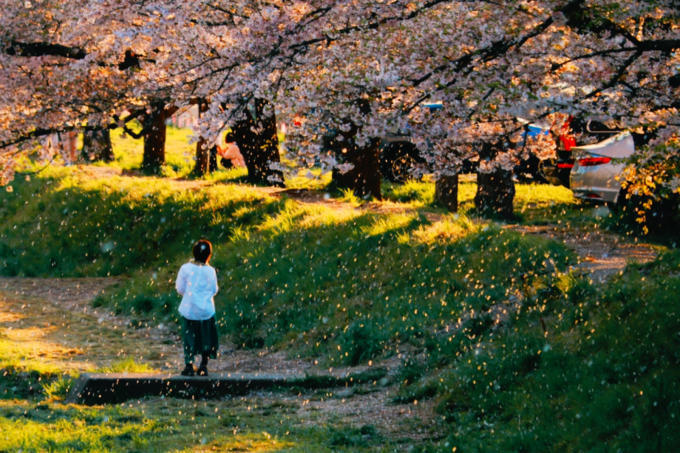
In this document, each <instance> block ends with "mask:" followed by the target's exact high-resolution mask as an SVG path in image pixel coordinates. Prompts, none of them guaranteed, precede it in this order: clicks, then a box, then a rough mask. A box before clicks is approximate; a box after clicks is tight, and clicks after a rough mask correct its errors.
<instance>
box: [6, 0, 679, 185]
mask: <svg viewBox="0 0 680 453" xmlns="http://www.w3.org/2000/svg"><path fill="white" fill-rule="evenodd" d="M3 8H4V11H3V14H2V17H1V18H0V25H1V29H2V30H3V32H2V35H1V36H0V85H2V86H1V87H0V88H2V89H1V90H0V93H2V94H0V125H2V128H1V129H0V153H1V154H0V155H1V156H2V157H0V159H2V162H1V163H2V168H3V170H2V176H3V178H4V179H5V180H6V179H7V178H9V177H11V172H12V168H13V166H14V164H13V162H14V161H15V160H16V159H15V158H16V156H17V155H18V154H21V153H25V152H27V151H29V150H33V149H35V145H36V140H40V139H41V138H42V137H46V136H47V135H48V134H49V133H51V132H54V131H59V130H69V129H78V128H82V127H84V126H85V127H93V126H95V125H96V126H101V125H108V124H112V123H113V122H114V120H113V118H124V116H122V115H123V113H124V112H126V113H127V114H128V115H129V114H130V113H133V114H134V112H135V111H138V110H139V109H142V110H143V109H146V108H148V106H149V105H151V104H152V102H154V101H156V102H157V101H158V100H159V99H160V100H162V101H164V102H172V103H173V104H175V105H178V106H181V105H185V104H188V103H190V102H192V99H196V98H201V99H207V100H208V103H209V104H208V111H207V112H206V113H205V114H204V115H202V116H201V119H200V127H199V130H198V131H197V135H200V136H202V137H213V139H215V138H216V137H217V136H218V132H219V131H220V130H221V129H223V128H224V127H225V126H227V125H229V124H230V123H233V122H234V121H235V120H237V119H239V118H241V117H242V116H243V113H244V111H245V109H247V108H248V106H249V105H251V104H252V102H251V101H252V100H253V99H255V98H264V99H268V100H269V101H270V103H271V105H272V106H274V108H275V109H276V113H277V118H278V119H279V120H282V121H284V122H286V123H287V124H291V125H292V124H299V126H297V127H293V128H291V130H289V133H288V136H287V139H286V147H287V152H288V153H289V155H290V156H291V157H294V158H297V159H298V160H299V161H300V162H303V163H307V164H308V165H311V164H316V165H318V164H319V163H321V164H322V165H325V166H328V167H333V166H335V165H338V162H337V161H336V160H335V158H334V156H333V155H330V154H327V153H326V151H325V150H324V149H323V148H322V146H321V143H322V140H321V137H322V136H323V135H324V134H326V133H328V132H329V131H337V130H341V131H342V130H347V129H349V128H350V127H352V125H355V126H357V127H358V128H359V131H358V133H357V140H359V141H360V142H361V141H365V140H368V139H369V138H370V137H380V136H384V135H385V134H387V133H390V132H393V131H397V130H405V129H406V130H409V132H410V133H411V135H412V138H413V141H414V143H415V144H416V145H418V147H419V148H420V149H421V151H423V152H424V153H425V156H426V158H427V163H428V169H429V170H430V171H435V172H447V171H455V170H456V168H457V167H458V166H459V165H460V163H461V162H462V159H463V158H464V157H468V156H469V155H470V154H476V153H477V150H478V149H479V145H480V143H495V144H497V145H498V147H497V149H498V150H500V151H498V152H495V153H492V154H491V155H489V156H485V159H483V165H481V166H480V170H481V171H493V169H494V168H507V167H508V166H510V165H512V162H513V159H514V158H515V157H516V155H517V153H518V152H521V146H520V137H521V132H522V122H521V121H519V118H523V119H526V120H528V121H537V122H544V123H547V124H549V125H550V124H561V119H562V118H564V117H565V115H569V114H571V115H578V116H582V117H588V118H596V119H598V120H599V121H602V122H605V123H607V124H611V126H614V127H617V128H626V129H630V130H641V129H643V128H644V129H645V130H653V131H654V136H653V138H652V140H651V141H650V142H649V145H650V146H652V147H654V146H656V145H664V146H668V144H677V141H678V125H679V124H680V118H679V115H678V110H679V107H680V105H679V104H680V101H679V100H678V99H680V96H679V94H680V93H679V91H680V52H679V49H680V38H679V33H678V32H679V30H680V22H679V21H678V16H679V13H678V11H679V9H678V4H677V1H674V0H661V1H654V2H647V1H628V0H627V1H624V2H611V1H608V0H591V1H586V0H571V1H568V2H566V1H552V0H542V1H507V2H488V1H445V0H390V1H388V0H384V1H368V0H344V1H338V0H335V1H332V0H308V1H283V0H235V1H234V0H201V1H196V2H179V1H175V0H153V1H144V2H138V1H130V0H127V1H126V0H121V1H110V0H70V1H65V2H57V1H51V0H42V1H19V0H11V1H8V2H6V4H5V5H4V6H3ZM432 101H437V102H441V105H442V109H441V110H439V111H437V112H436V113H432V112H430V111H429V109H427V108H425V107H424V104H425V103H428V102H432ZM366 105H368V106H369V108H365V106H366ZM362 106H364V108H362ZM294 118H297V119H298V121H294ZM120 121H123V120H122V119H121V120H120ZM542 149H544V150H547V152H550V151H551V150H552V148H551V147H550V146H547V147H546V146H543V147H542ZM666 149H667V148H663V150H662V151H659V152H662V153H663V152H667V151H666Z"/></svg>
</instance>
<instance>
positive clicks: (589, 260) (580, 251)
mask: <svg viewBox="0 0 680 453" xmlns="http://www.w3.org/2000/svg"><path fill="white" fill-rule="evenodd" d="M508 228H510V229H512V230H514V231H518V232H520V233H522V234H531V235H538V236H544V237H548V238H551V239H555V240H558V241H562V242H564V244H565V245H566V246H567V247H569V248H570V249H572V250H574V251H575V252H576V254H577V255H578V260H579V261H578V263H577V264H576V266H575V267H576V268H578V269H581V270H583V271H584V272H585V273H587V274H589V275H590V278H591V280H593V281H594V282H603V281H605V280H607V279H609V278H610V277H611V276H613V275H615V274H618V273H620V272H622V271H623V269H624V268H625V267H626V265H627V264H629V263H631V262H638V263H647V262H649V261H652V260H654V259H655V258H656V257H657V256H658V254H659V250H660V248H659V247H656V246H654V245H652V244H650V243H646V242H639V241H637V240H635V239H631V238H626V237H621V236H618V235H616V234H612V233H609V232H606V231H601V230H596V229H592V230H588V231H582V230H578V229H575V228H570V227H564V226H558V225H540V226H523V225H511V226H509V227H508Z"/></svg>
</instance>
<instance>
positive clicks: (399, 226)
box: [0, 130, 680, 451]
mask: <svg viewBox="0 0 680 453" xmlns="http://www.w3.org/2000/svg"><path fill="white" fill-rule="evenodd" d="M170 132H171V135H170V137H169V143H170V146H169V150H168V163H169V167H170V169H169V170H167V171H166V172H165V174H166V175H168V176H172V177H173V178H183V177H185V176H187V175H188V174H189V172H190V170H191V165H190V164H188V163H187V161H186V158H185V157H186V156H187V155H189V156H191V155H192V153H193V151H191V150H189V148H187V147H186V146H185V144H184V142H185V140H186V131H180V130H171V131H170ZM182 134H185V135H182ZM115 146H116V162H114V163H113V164H110V166H111V167H113V168H114V169H120V168H123V169H126V170H132V169H134V168H135V167H137V166H139V163H140V162H141V144H140V142H134V143H133V142H130V141H128V139H121V138H116V139H115ZM187 150H189V151H187ZM187 153H189V154H187ZM182 162H184V163H182ZM87 171H88V170H87V169H85V170H80V169H77V168H72V167H70V168H62V167H55V168H48V169H46V170H44V171H42V172H40V173H38V174H36V175H33V176H32V177H31V178H23V177H22V175H21V174H20V175H19V176H18V177H17V179H16V180H15V182H13V183H12V189H13V190H12V191H11V192H8V191H4V192H2V193H1V194H0V217H2V218H3V222H2V224H1V225H0V274H3V275H25V276H104V275H126V276H128V279H126V281H125V282H124V283H122V284H120V285H117V286H115V287H112V288H111V289H110V290H109V291H108V292H107V293H105V294H104V295H102V296H100V297H99V298H97V299H96V300H95V304H96V305H98V306H104V307H107V308H111V309H113V310H115V311H116V312H118V313H122V314H125V315H128V316H132V317H133V318H134V319H136V320H137V321H139V322H141V323H146V322H150V323H154V322H160V321H163V322H165V321H166V320H173V319H175V318H176V307H177V305H178V303H179V298H178V296H177V295H176V294H175V291H174V287H173V284H174V278H175V275H176V272H177V269H178V268H179V266H180V265H181V264H182V263H183V262H185V261H186V260H187V259H188V258H189V255H190V248H191V244H192V243H193V241H194V240H196V239H197V238H199V237H202V236H205V237H208V238H210V239H211V240H212V241H213V243H214V245H215V254H214V258H213V261H212V264H213V265H214V266H215V267H216V268H217V270H218V278H219V285H220V288H221V289H220V292H219V294H218V296H217V297H216V305H217V311H218V323H219V326H220V332H221V334H222V335H223V336H226V337H228V338H229V339H230V340H232V341H233V342H234V343H235V344H236V345H237V347H241V348H259V347H268V348H273V349H281V350H285V351H287V353H288V354H290V355H298V356H305V357H314V358H315V359H317V360H319V361H320V362H321V363H322V364H324V365H327V366H332V367H335V366H337V365H357V364H365V363H368V362H370V361H379V360H381V359H384V358H390V357H393V356H394V355H396V354H401V355H402V359H401V360H402V366H401V368H400V370H399V373H398V376H397V378H398V379H399V381H400V382H401V386H400V390H399V393H398V394H397V395H395V401H398V402H401V403H405V402H409V403H411V402H413V401H414V400H416V401H421V400H434V401H435V402H436V405H437V411H438V414H439V415H440V416H442V417H444V419H445V426H446V435H445V436H444V438H443V439H439V440H431V441H430V442H422V443H421V444H420V445H418V444H414V443H410V444H409V445H412V446H414V448H415V449H414V450H413V451H430V450H431V451H451V449H452V448H454V447H457V448H458V451H592V450H599V449H604V450H609V449H611V450H619V449H620V450H629V449H630V447H631V446H634V447H633V449H635V450H641V451H649V450H655V451H672V450H677V449H678V447H679V446H680V445H679V444H680V436H678V435H676V434H675V431H674V430H673V429H672V426H673V423H674V420H675V419H676V418H678V417H680V407H679V404H678V401H680V388H679V387H680V386H679V384H678V383H679V382H680V379H678V378H679V377H680V376H678V373H679V372H678V370H680V366H679V365H680V356H679V355H678V354H679V353H678V352H677V351H680V347H679V346H680V344H679V339H678V335H677V332H678V331H680V325H679V323H678V309H677V299H678V297H677V296H678V294H680V280H679V278H680V277H678V276H679V275H680V254H678V252H677V251H672V252H670V253H668V254H666V255H664V256H663V257H662V258H661V259H660V260H658V261H657V262H655V263H652V264H649V265H645V266H631V267H629V268H628V269H627V270H626V272H625V273H623V274H622V275H621V276H619V277H617V278H616V279H614V280H613V281H611V282H610V283H608V284H605V285H595V284H593V283H592V282H589V281H588V279H587V278H586V277H585V276H581V275H579V274H577V273H573V272H572V273H570V271H569V265H570V264H573V263H574V262H575V256H574V254H573V253H572V252H571V251H569V250H568V249H567V248H566V247H565V246H564V244H561V243H558V242H556V241H552V240H548V239H544V238H540V237H538V236H528V235H527V236H524V235H521V234H519V233H516V232H514V231H512V230H510V229H507V228H504V225H502V224H499V223H496V222H493V221H489V220H484V219H479V218H477V217H476V216H475V215H474V211H473V208H472V205H473V203H472V200H473V197H474V193H475V190H476V186H475V182H474V178H471V177H468V176H466V177H463V178H461V183H460V187H459V200H460V212H459V213H458V214H448V213H446V212H444V211H443V210H442V209H441V208H439V207H437V206H434V204H433V203H434V201H433V196H434V186H433V183H432V182H431V181H427V180H424V181H409V182H407V183H405V184H401V185H395V184H385V186H384V195H385V198H386V199H387V200H388V202H390V203H392V205H390V206H393V205H395V204H396V205H397V206H399V207H400V208H401V209H392V210H390V209H386V210H384V211H382V210H366V209H360V208H362V207H364V206H365V202H364V201H363V200H359V199H357V198H356V197H353V196H351V194H347V193H344V194H335V196H336V201H344V202H345V203H344V204H342V205H339V204H337V203H336V204H335V205H329V204H319V205H312V204H302V203H299V202H297V201H296V200H295V199H293V198H288V197H286V196H283V197H281V198H275V197H273V196H271V195H267V193H266V192H265V191H264V190H262V189H260V188H257V187H251V186H247V185H244V184H240V183H239V181H241V179H242V177H243V171H242V170H234V171H224V170H221V171H219V172H217V173H216V174H214V175H212V176H210V177H207V178H206V179H205V180H203V181H197V180H193V181H173V180H171V179H169V178H167V177H138V176H129V175H118V174H116V175H107V174H104V173H97V175H98V176H97V177H96V178H94V177H92V175H91V174H88V173H87ZM239 172H240V173H239ZM327 178H328V175H320V174H318V173H317V174H316V175H315V178H313V179H309V178H307V177H306V176H305V175H303V174H298V175H296V176H295V177H291V178H290V180H289V183H290V184H289V187H292V188H295V189H305V190H310V191H326V190H327V188H328V181H327ZM372 205H374V206H377V207H378V208H379V207H381V203H380V202H373V203H372ZM515 211H516V213H517V214H518V222H520V223H522V224H525V225H533V224H537V225H540V224H558V225H560V224H561V225H565V226H568V227H572V228H585V229H589V228H596V227H598V225H600V224H601V222H603V219H602V214H601V213H600V211H599V210H597V209H594V208H592V207H590V206H587V205H582V204H580V203H579V202H578V201H576V200H575V199H574V198H573V196H572V195H571V192H570V191H568V190H567V189H565V188H562V187H554V186H546V185H532V184H518V185H517V195H516V197H515ZM607 221H608V220H606V219H605V220H604V222H607ZM494 307H500V309H499V310H497V311H494V312H488V310H490V309H493V308H494ZM13 341H14V340H12V339H11V338H3V337H0V359H1V360H2V364H3V369H4V370H5V372H6V375H5V376H4V377H3V378H0V382H1V383H2V385H1V386H0V390H2V391H3V392H4V394H3V398H5V400H4V402H3V400H2V399H0V430H2V432H3V433H4V432H8V433H12V434H11V436H9V437H7V438H6V439H5V440H4V441H2V440H0V450H16V449H19V448H22V449H23V450H24V451H38V450H49V449H53V450H64V451H67V450H69V449H70V450H86V451H105V450H106V451H125V450H130V449H133V450H138V451H168V450H177V451H184V450H186V451H190V450H191V448H192V446H194V445H202V447H201V448H204V449H206V450H207V449H209V448H215V449H229V448H231V449H239V448H240V449H242V450H245V451H358V450H359V451H360V448H361V447H360V446H364V445H365V450H366V451H381V450H384V451H393V450H400V449H402V447H406V445H401V444H399V439H392V438H390V437H389V436H385V435H384V434H383V433H381V432H380V431H379V430H377V429H376V428H375V427H373V426H372V425H361V424H359V425H356V426H355V425H347V424H344V423H339V422H334V421H332V420H330V421H328V420H321V419H319V420H317V421H316V423H315V420H313V419H312V420H311V421H310V420H307V423H301V419H300V416H299V415H296V414H295V413H294V412H295V410H294V409H295V408H297V407H298V406H295V407H294V408H291V407H288V406H286V405H277V404H272V403H271V402H267V401H264V400H262V399H261V398H260V397H255V396H251V397H249V399H247V400H234V401H230V402H229V403H228V404H226V405H225V404H223V403H224V402H222V404H220V402H210V401H203V402H189V401H178V400H159V399H150V400H144V401H141V402H140V403H135V404H134V405H133V406H130V405H122V406H114V407H96V408H84V407H72V406H64V405H62V404H61V403H59V402H58V401H57V400H58V398H60V397H62V396H63V395H64V394H65V392H66V391H67V389H68V388H69V385H70V381H69V379H68V377H67V374H66V373H62V374H61V375H60V371H64V370H60V369H59V367H58V366H57V368H54V364H51V365H49V367H48V366H47V364H44V363H40V361H39V360H37V361H36V362H35V363H33V364H32V365H30V366H28V367H26V366H24V367H23V368H22V366H21V363H25V362H21V360H22V359H21V357H20V356H21V354H22V352H21V348H16V349H15V348H13V346H12V345H13V344H14V343H13ZM405 351H406V352H408V353H407V354H406V355H404V353H405ZM31 363H32V362H31ZM139 366H143V365H142V364H135V363H119V364H114V365H113V367H122V368H124V369H138V367H139ZM111 369H114V368H111ZM116 369H119V368H116ZM26 383H28V384H26ZM22 386H23V387H22ZM15 391H16V392H17V395H20V396H19V398H20V399H19V400H17V401H15V402H13V403H12V404H9V402H8V400H7V398H12V396H11V395H13V392H15ZM41 398H46V399H45V401H41ZM280 399H281V398H280V397H279V398H278V400H280ZM265 400H266V398H265ZM253 402H255V403H253ZM257 402H259V403H261V405H262V406H261V407H260V409H259V410H258V409H257V407H256V409H255V410H253V405H254V404H257ZM203 433H209V434H208V435H203ZM2 442H5V443H2ZM383 445H384V446H383ZM603 445H606V448H604V447H603Z"/></svg>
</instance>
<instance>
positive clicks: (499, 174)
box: [475, 170, 515, 219]
mask: <svg viewBox="0 0 680 453" xmlns="http://www.w3.org/2000/svg"><path fill="white" fill-rule="evenodd" d="M514 198H515V183H514V181H513V179H512V172H510V171H506V170H496V171H495V172H493V173H477V194H476V195H475V207H476V208H477V211H479V212H480V213H481V214H482V215H491V216H494V217H500V218H503V219H512V218H514V214H513V210H512V202H513V200H514Z"/></svg>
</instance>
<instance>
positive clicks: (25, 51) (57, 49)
mask: <svg viewBox="0 0 680 453" xmlns="http://www.w3.org/2000/svg"><path fill="white" fill-rule="evenodd" d="M5 52H6V53H7V55H16V56H18V57H46V56H54V57H64V58H71V59H74V60H82V59H83V58H85V56H86V55H87V53H86V52H85V50H83V49H80V48H78V47H69V46H64V45H61V44H50V43H46V42H18V41H11V42H10V45H9V47H7V48H6V49H5Z"/></svg>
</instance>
